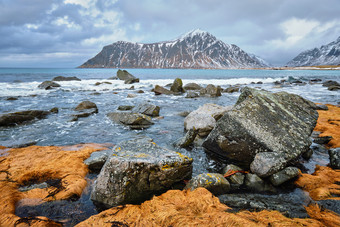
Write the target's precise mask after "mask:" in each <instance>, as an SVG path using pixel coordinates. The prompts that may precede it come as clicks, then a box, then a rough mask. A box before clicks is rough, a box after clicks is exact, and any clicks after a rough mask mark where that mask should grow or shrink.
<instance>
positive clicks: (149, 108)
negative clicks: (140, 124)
mask: <svg viewBox="0 0 340 227" xmlns="http://www.w3.org/2000/svg"><path fill="white" fill-rule="evenodd" d="M159 110H160V107H159V106H156V105H154V104H152V103H148V102H143V103H140V104H138V105H137V106H135V107H134V108H133V109H132V110H131V112H133V113H141V114H145V115H148V116H151V117H158V116H159Z"/></svg>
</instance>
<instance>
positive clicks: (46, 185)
mask: <svg viewBox="0 0 340 227" xmlns="http://www.w3.org/2000/svg"><path fill="white" fill-rule="evenodd" d="M47 187H49V185H48V184H47V183H46V182H42V183H40V184H32V185H28V186H22V187H19V189H18V190H19V191H20V192H27V191H30V190H32V189H36V188H47Z"/></svg>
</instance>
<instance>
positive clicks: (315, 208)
mask: <svg viewBox="0 0 340 227" xmlns="http://www.w3.org/2000/svg"><path fill="white" fill-rule="evenodd" d="M117 77H118V79H121V80H124V81H125V82H126V81H127V83H132V82H133V83H138V80H137V78H134V77H133V76H132V75H131V74H129V73H128V72H126V71H119V73H117ZM62 79H63V78H62ZM71 79H74V78H71ZM296 83H298V82H296ZM278 86H280V82H279V83H278ZM324 86H328V88H331V89H329V90H332V91H333V90H334V91H335V90H336V89H338V88H339V84H335V83H334V82H327V83H324ZM42 89H47V88H42ZM48 89H50V88H48ZM232 89H235V91H236V90H238V88H230V89H229V90H228V91H226V92H233V90H232ZM195 90H199V94H198V93H196V92H195ZM222 90H223V89H221V88H220V87H218V86H217V87H216V86H214V85H208V86H207V87H206V88H201V87H200V86H199V85H196V84H190V85H186V86H183V84H182V81H181V80H180V79H176V80H175V81H174V83H173V84H172V85H171V88H170V90H169V89H167V88H164V87H160V86H157V85H156V86H155V88H154V89H153V91H154V93H155V95H176V94H182V93H184V92H186V91H188V92H187V98H192V96H195V97H198V96H208V97H212V98H213V97H217V96H221V91H222ZM196 95H197V96H196ZM188 96H189V97H188ZM120 109H122V110H124V111H121V110H120V111H116V112H112V113H108V114H107V117H108V119H110V120H112V121H114V122H115V123H118V124H123V125H126V126H128V127H129V128H131V129H145V128H148V127H151V126H152V124H155V123H154V122H153V120H154V119H155V118H156V117H158V116H159V110H160V107H159V106H156V105H153V104H152V103H141V104H139V105H138V106H135V107H130V106H121V107H120ZM54 112H55V111H52V110H51V111H48V112H43V115H42V117H41V118H43V117H45V116H46V115H47V114H50V113H54ZM75 112H76V113H75V114H74V116H73V117H74V120H78V118H81V117H88V116H89V115H91V114H95V113H97V112H98V109H97V106H96V105H95V104H94V103H92V102H90V101H85V102H82V103H80V104H79V105H78V106H77V107H75ZM37 113H39V114H37ZM40 115H41V114H40V112H37V111H33V112H32V111H28V112H27V111H26V112H16V113H9V114H7V115H2V116H1V117H0V126H6V127H12V126H16V125H18V124H22V123H27V122H29V121H32V120H34V119H39V118H40ZM38 116H39V117H38ZM339 116H340V108H339V107H337V106H333V105H322V104H317V105H316V104H314V103H312V102H310V101H308V100H306V99H304V98H302V97H300V96H298V95H294V94H289V93H286V92H279V93H271V92H268V91H265V90H257V89H253V88H248V87H245V88H243V89H242V91H241V94H240V97H239V99H238V101H237V102H236V104H235V105H234V106H232V107H222V106H218V105H215V104H205V105H204V106H202V107H200V108H198V109H197V110H196V111H193V112H191V113H188V114H187V116H186V117H185V119H184V128H185V130H186V131H187V134H186V135H185V137H183V138H182V139H180V140H179V141H175V142H174V141H171V142H172V143H174V146H178V147H182V148H187V147H190V146H199V147H201V146H203V147H204V148H205V150H206V152H207V153H208V154H210V155H212V156H214V157H216V159H218V161H219V162H220V163H221V165H222V167H223V168H221V170H220V171H219V172H217V171H216V172H211V173H202V174H199V175H197V176H195V177H192V162H193V160H192V159H191V158H189V157H187V156H185V155H183V154H181V153H179V152H176V151H174V150H169V149H166V148H164V147H161V146H159V145H157V144H156V143H155V142H153V140H152V138H148V137H140V138H139V137H137V138H131V139H127V140H125V141H122V142H120V143H118V144H116V145H114V146H113V144H81V145H74V146H64V147H55V146H54V147H53V146H50V147H40V146H28V147H23V148H7V147H0V188H1V194H0V204H1V206H0V214H1V216H0V226H17V225H18V226H21V225H22V226H25V225H32V226H62V225H63V224H66V225H75V224H78V223H79V222H80V223H79V224H78V226H197V225H204V226H226V225H232V226H235V225H236V226H238V225H239V226H245V225H250V226H255V225H256V226H262V225H263V226H264V225H266V226H268V225H274V226H287V225H288V226H296V225H304V226H306V225H308V226H340V217H339V213H340V208H339V207H340V206H339V203H338V201H339V195H340V186H339V182H340V170H339V169H340V150H339V141H340V133H339V132H340V130H339V121H340V118H339ZM127 130H128V129H127ZM313 130H314V132H313ZM312 132H313V134H312ZM311 137H313V138H314V140H313V142H314V143H313V145H312V140H311ZM315 144H319V145H315ZM311 145H312V146H311ZM313 146H314V148H313V149H314V151H315V150H316V149H321V150H322V149H329V150H328V153H329V159H330V164H329V166H317V167H316V168H315V173H314V174H312V175H310V174H307V173H306V171H305V169H304V168H303V166H302V165H301V163H303V162H308V159H310V158H311V157H312V155H313V149H311V147H313ZM315 146H316V148H315ZM112 147H113V148H112ZM89 172H92V173H99V174H98V176H97V178H96V181H95V182H92V181H91V180H89V179H86V177H87V176H88V173H89ZM87 185H91V187H92V186H93V189H92V190H91V192H87V193H88V194H89V193H90V194H91V200H92V201H93V202H94V203H95V205H96V206H97V207H98V209H106V210H105V211H103V212H101V213H99V214H98V215H94V216H92V217H90V218H88V219H87V220H85V221H84V219H85V218H87V217H89V216H90V215H88V216H86V214H84V216H83V217H82V218H80V219H79V220H78V219H77V220H72V218H73V217H76V216H77V215H78V214H77V215H73V216H72V215H71V213H72V214H74V213H75V210H76V209H77V208H76V207H74V208H71V209H70V212H69V213H70V216H67V217H66V215H65V214H64V216H61V217H58V218H57V219H55V220H50V219H48V218H46V217H41V216H40V213H36V212H35V211H34V210H35V209H36V208H37V207H40V209H43V210H51V211H52V212H53V213H55V214H57V213H58V210H53V209H54V208H56V207H59V208H60V207H67V206H68V205H67V204H68V203H70V202H71V201H77V200H79V198H80V197H81V195H82V193H84V192H85V191H86V190H89V188H87ZM292 188H293V189H296V188H300V189H298V190H300V191H301V190H304V191H305V192H308V193H309V194H306V193H304V192H303V191H301V192H300V194H298V195H296V197H293V198H289V197H286V195H285V194H284V192H286V191H287V190H292ZM57 203H59V205H58V204H57ZM50 204H54V205H50ZM132 204H135V205H132ZM244 209H246V210H249V211H242V210H244ZM23 210H24V211H25V212H23V213H25V215H23V213H20V212H19V211H23ZM240 210H241V211H240ZM250 211H252V212H250ZM81 212H82V211H79V213H81ZM19 216H20V217H19ZM46 216H47V215H46ZM55 216H57V215H55ZM78 216H79V215H78ZM78 216H77V217H78Z"/></svg>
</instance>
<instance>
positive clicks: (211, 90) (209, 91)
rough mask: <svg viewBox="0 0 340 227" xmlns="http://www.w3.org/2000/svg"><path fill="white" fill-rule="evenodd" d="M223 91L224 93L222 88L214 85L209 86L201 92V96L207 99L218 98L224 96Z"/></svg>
mask: <svg viewBox="0 0 340 227" xmlns="http://www.w3.org/2000/svg"><path fill="white" fill-rule="evenodd" d="M221 91H223V89H222V88H221V87H220V86H217V87H216V86H214V85H212V84H208V85H207V86H206V87H205V88H202V89H201V90H200V95H201V96H207V97H217V96H221V95H222V94H221Z"/></svg>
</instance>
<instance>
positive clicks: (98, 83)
mask: <svg viewBox="0 0 340 227" xmlns="http://www.w3.org/2000/svg"><path fill="white" fill-rule="evenodd" d="M102 84H112V83H111V82H107V81H104V82H96V83H95V84H94V86H99V85H102Z"/></svg>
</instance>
